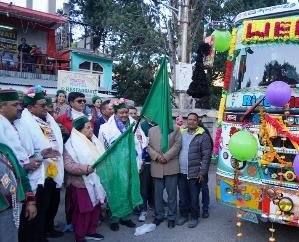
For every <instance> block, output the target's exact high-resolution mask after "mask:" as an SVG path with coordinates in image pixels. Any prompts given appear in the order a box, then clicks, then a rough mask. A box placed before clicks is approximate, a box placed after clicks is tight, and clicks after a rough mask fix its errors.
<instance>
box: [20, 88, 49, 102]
mask: <svg viewBox="0 0 299 242" xmlns="http://www.w3.org/2000/svg"><path fill="white" fill-rule="evenodd" d="M41 99H46V92H45V90H44V89H43V88H42V86H41V85H37V86H34V87H30V88H29V89H28V90H27V92H26V94H25V96H24V98H23V104H24V105H25V106H27V105H31V104H33V103H34V102H36V101H37V100H41Z"/></svg>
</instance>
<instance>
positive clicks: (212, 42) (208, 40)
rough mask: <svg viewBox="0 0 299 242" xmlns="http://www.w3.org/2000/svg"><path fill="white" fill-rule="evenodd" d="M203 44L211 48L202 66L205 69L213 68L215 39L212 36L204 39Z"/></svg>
mask: <svg viewBox="0 0 299 242" xmlns="http://www.w3.org/2000/svg"><path fill="white" fill-rule="evenodd" d="M205 43H207V44H209V45H210V46H211V51H210V54H209V55H208V56H207V57H205V58H204V60H203V65H204V67H205V68H211V67H213V64H214V58H215V37H214V36H209V37H206V38H205Z"/></svg>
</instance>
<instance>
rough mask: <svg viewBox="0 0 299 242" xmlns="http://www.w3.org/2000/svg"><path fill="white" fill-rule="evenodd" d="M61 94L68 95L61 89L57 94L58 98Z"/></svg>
mask: <svg viewBox="0 0 299 242" xmlns="http://www.w3.org/2000/svg"><path fill="white" fill-rule="evenodd" d="M60 93H63V94H65V95H66V92H65V91H63V90H61V89H60V90H57V92H56V96H58V95H59V94H60Z"/></svg>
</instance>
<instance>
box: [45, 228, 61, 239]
mask: <svg viewBox="0 0 299 242" xmlns="http://www.w3.org/2000/svg"><path fill="white" fill-rule="evenodd" d="M45 236H46V238H59V237H62V236H63V232H62V231H60V230H56V229H53V230H52V231H51V232H47V233H46V234H45Z"/></svg>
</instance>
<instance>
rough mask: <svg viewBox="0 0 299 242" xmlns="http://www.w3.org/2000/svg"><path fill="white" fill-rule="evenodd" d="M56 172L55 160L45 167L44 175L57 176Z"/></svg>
mask: <svg viewBox="0 0 299 242" xmlns="http://www.w3.org/2000/svg"><path fill="white" fill-rule="evenodd" d="M57 174H58V169H57V164H56V162H55V161H53V162H51V163H50V164H49V165H48V167H47V171H46V176H47V177H50V178H54V177H56V176H57Z"/></svg>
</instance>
